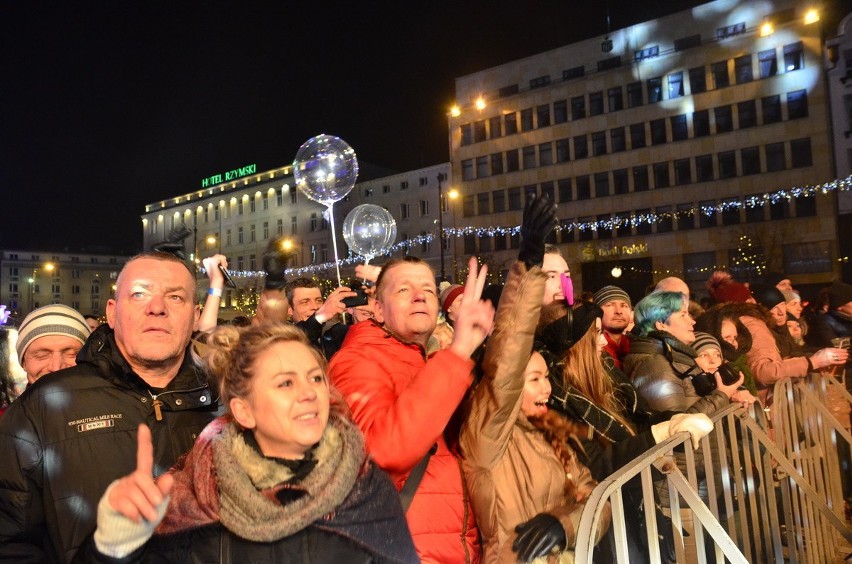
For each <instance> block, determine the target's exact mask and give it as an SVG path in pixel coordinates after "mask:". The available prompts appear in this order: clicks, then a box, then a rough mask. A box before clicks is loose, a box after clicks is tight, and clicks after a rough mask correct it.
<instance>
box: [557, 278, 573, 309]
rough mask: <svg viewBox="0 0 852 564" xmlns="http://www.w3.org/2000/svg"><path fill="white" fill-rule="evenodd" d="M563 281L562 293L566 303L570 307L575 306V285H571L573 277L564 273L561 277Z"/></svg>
mask: <svg viewBox="0 0 852 564" xmlns="http://www.w3.org/2000/svg"><path fill="white" fill-rule="evenodd" d="M559 277H560V278H561V279H562V293H563V294H564V295H565V301H567V302H568V305H569V306H573V305H574V284H572V283H571V277H570V276H568V275H567V274H565V273H564V272H563V273H562V274H560V275H559Z"/></svg>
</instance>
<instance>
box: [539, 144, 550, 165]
mask: <svg viewBox="0 0 852 564" xmlns="http://www.w3.org/2000/svg"><path fill="white" fill-rule="evenodd" d="M538 163H539V166H547V165H552V164H553V144H552V143H550V142H548V143H541V144H540V145H539V146H538Z"/></svg>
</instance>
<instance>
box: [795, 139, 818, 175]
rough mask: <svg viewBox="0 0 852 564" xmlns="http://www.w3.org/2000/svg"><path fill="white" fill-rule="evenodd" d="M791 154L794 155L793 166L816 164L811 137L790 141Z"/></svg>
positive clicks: (800, 166)
mask: <svg viewBox="0 0 852 564" xmlns="http://www.w3.org/2000/svg"><path fill="white" fill-rule="evenodd" d="M790 155H791V156H792V165H793V168H802V167H806V166H811V165H812V164H814V161H813V156H812V155H811V139H810V137H805V138H803V139H793V140H792V141H790Z"/></svg>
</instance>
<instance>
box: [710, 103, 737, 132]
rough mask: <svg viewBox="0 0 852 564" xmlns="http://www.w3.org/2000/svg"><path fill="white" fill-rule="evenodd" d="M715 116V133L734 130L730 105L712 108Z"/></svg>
mask: <svg viewBox="0 0 852 564" xmlns="http://www.w3.org/2000/svg"><path fill="white" fill-rule="evenodd" d="M713 114H714V116H715V117H716V133H727V132H728V131H733V130H734V120H733V118H732V117H731V106H719V107H718V108H713Z"/></svg>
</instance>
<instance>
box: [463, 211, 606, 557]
mask: <svg viewBox="0 0 852 564" xmlns="http://www.w3.org/2000/svg"><path fill="white" fill-rule="evenodd" d="M541 202H542V200H537V201H534V203H532V204H531V206H530V208H532V210H530V209H529V208H528V209H527V211H526V212H525V214H524V227H523V229H524V230H523V231H522V234H523V237H524V239H523V243H522V247H521V252H520V254H519V258H520V259H521V260H519V261H518V262H516V263H515V264H514V265H512V268H511V270H510V272H509V278H508V280H507V282H506V286H505V288H504V290H503V294H502V297H501V298H500V306H499V309H498V310H497V318H496V321H495V330H494V332H493V334H492V335H491V337H490V338H489V340H488V344H487V347H486V353H485V361H484V371H485V377H484V378H483V380H482V382H481V383H480V384H479V386H478V387H477V388H476V390H475V391H474V393H473V397H472V400H471V409H470V414H469V416H468V417H467V419H466V420H465V422H464V424H463V426H462V431H461V449H462V454H463V457H464V460H463V465H464V470H465V478H466V480H467V483H468V486H469V488H470V492H471V501H472V503H473V509H474V513H475V514H476V519H477V523H478V525H479V528H480V532H481V533H482V546H483V561H484V562H515V561H518V560H521V561H528V560H533V559H536V558H540V557H552V558H554V559H556V561H569V562H570V561H572V557H573V551H571V548H572V547H573V546H574V544H575V540H576V527H577V525H578V523H579V520H580V514H581V513H582V511H583V506H584V502H585V500H586V499H587V497H588V495H589V493H591V491H592V489H593V488H594V486H595V482H594V480H593V479H592V478H591V474H590V473H589V470H588V469H587V468H586V467H585V466H583V465H582V464H581V463H580V462H579V461H578V460H577V455H576V453H575V451H574V448H577V447H576V446H575V445H576V444H577V442H576V440H572V437H573V434H572V433H571V431H572V430H573V429H574V426H573V425H572V424H571V423H569V422H567V421H566V420H565V419H564V418H563V417H561V416H559V415H556V414H552V415H553V417H548V415H547V399H548V397H549V395H550V382H549V381H548V378H547V365H546V363H545V362H544V359H543V358H542V357H541V355H540V354H538V353H532V349H533V338H534V335H535V328H536V324H537V323H538V317H539V312H540V310H541V301H542V296H543V295H544V284H545V281H546V280H547V276H546V275H545V274H544V273H543V272H542V270H541V267H540V264H541V262H540V258H539V260H535V259H536V258H538V257H537V256H533V257H532V258H531V259H530V258H525V255H526V253H525V248H526V246H528V245H531V244H535V243H536V241H537V240H538V238H537V237H540V241H541V250H542V253H543V248H544V237H545V236H546V235H547V232H544V233H543V234H542V231H544V229H542V228H541V227H540V228H539V231H536V229H535V227H534V226H535V225H536V221H535V219H536V217H537V216H536V211H538V212H539V213H546V211H547V210H541V209H538V210H537V207H536V206H537V205H539V206H541ZM544 202H545V204H549V202H547V200H546V198H545V199H544ZM548 208H549V207H548ZM530 216H532V217H530ZM531 219H532V221H531ZM531 223H532V224H533V227H532V228H531V227H530V224H531ZM544 223H545V224H546V223H547V222H544ZM545 226H546V225H545ZM551 228H552V225H551ZM547 231H549V230H547ZM525 263H526V264H525ZM572 443H573V444H572ZM608 517H609V514H608V513H607V516H606V522H604V523H602V526H601V527H600V529H599V538H600V537H601V536H603V534H605V533H606V530H607V529H608V527H609V518H608ZM553 552H556V553H557V554H552V553H553Z"/></svg>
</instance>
